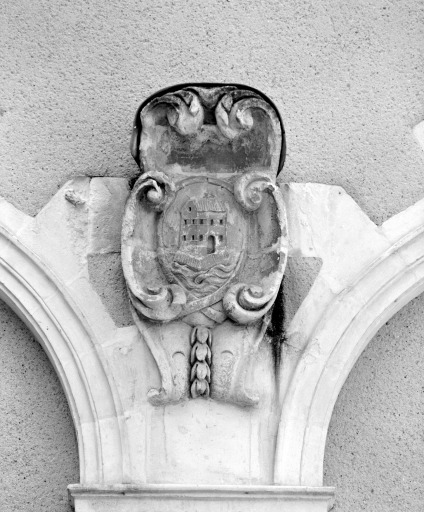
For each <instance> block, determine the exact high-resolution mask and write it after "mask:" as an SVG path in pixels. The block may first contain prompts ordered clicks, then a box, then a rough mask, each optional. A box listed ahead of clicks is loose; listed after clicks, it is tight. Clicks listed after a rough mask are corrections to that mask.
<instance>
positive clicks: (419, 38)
mask: <svg viewBox="0 0 424 512" xmlns="http://www.w3.org/2000/svg"><path fill="white" fill-rule="evenodd" d="M0 16H1V21H0V23H1V25H0V47H1V48H2V60H1V73H0V162H1V165H0V195H3V196H4V197H6V198H7V199H9V200H10V201H11V202H12V203H14V204H15V205H16V206H18V207H19V208H21V209H23V210H24V211H26V212H28V213H30V214H35V213H36V212H37V211H39V210H40V209H41V207H42V206H43V205H44V204H45V203H46V202H47V201H48V200H49V198H50V197H51V196H52V195H53V194H54V193H55V192H56V190H57V189H58V188H59V187H60V186H61V185H62V184H63V183H64V182H65V181H66V180H67V179H69V178H70V177H73V176H76V175H90V176H104V175H107V176H126V177H132V176H134V175H135V174H136V172H137V168H136V165H135V163H134V162H133V161H132V159H131V157H130V154H129V151H128V143H129V136H130V131H131V120H132V117H133V114H134V112H135V109H136V107H137V106H138V105H139V103H140V102H141V101H142V100H143V99H145V98H146V97H147V96H148V95H150V94H152V93H153V92H155V91H156V90H157V89H159V88H162V87H164V86H167V85H171V84H175V83H179V82H186V81H199V82H201V81H218V82H221V81H222V82H239V83H246V84H249V85H251V86H254V87H257V88H259V89H261V90H262V91H264V92H265V93H266V94H268V95H269V96H270V97H271V98H272V99H273V100H274V101H275V103H276V105H277V106H278V108H279V109H280V110H281V113H282V116H283V119H284V122H285V126H286V132H287V141H288V155H287V163H286V166H285V170H284V171H283V173H282V179H283V180H285V181H316V182H322V183H328V184H337V185H341V186H343V187H344V188H345V189H346V190H347V192H348V193H349V194H350V195H352V196H353V198H354V199H355V200H356V201H357V202H358V203H359V204H360V205H361V207H362V208H363V209H364V210H365V211H366V212H367V213H368V214H369V215H370V216H371V217H372V219H373V220H375V221H376V222H381V221H382V220H384V219H386V218H387V217H389V216H391V215H392V214H393V213H396V212H398V211H400V210H403V209H404V208H406V207H407V206H409V205H410V204H412V203H413V202H415V201H416V200H418V199H420V198H421V197H423V196H424V187H423V184H424V173H423V155H422V152H421V150H420V149H419V147H418V144H416V142H415V141H414V139H413V137H412V134H411V128H412V127H413V126H414V125H415V124H416V123H418V122H419V121H421V120H422V118H423V116H424V108H423V100H424V89H423V87H422V84H423V78H424V68H423V66H422V61H421V57H420V54H421V50H422V44H423V40H424V34H423V32H424V23H423V21H424V5H423V4H422V2H421V0H404V1H398V2H394V1H387V0H373V1H369V0H367V1H365V0H356V1H355V2H351V1H348V0H344V1H340V2H339V1H337V2H336V1H333V0H317V1H314V2H312V1H301V0H287V1H284V2H281V0H210V1H209V2H205V1H203V0H180V1H175V0H160V1H157V0H145V1H140V0H112V1H109V2H104V1H100V0H90V2H86V1H83V0H72V1H70V0H67V1H65V0H55V1H48V0H31V1H30V0H14V1H11V0H9V1H3V2H1V3H0ZM111 279H112V280H111V282H112V283H113V282H114V281H113V278H111ZM105 286H106V285H105ZM299 286H300V288H302V287H304V284H303V283H300V284H299ZM99 293H100V292H99ZM293 293H294V297H296V296H297V295H296V293H297V292H296V290H295V289H294V288H293ZM302 293H303V292H302V290H300V292H299V294H298V295H299V297H300V296H302ZM294 301H295V302H296V299H294ZM415 307H417V306H415ZM406 311H410V312H409V313H407V314H410V315H412V314H413V311H411V310H406ZM402 314H406V313H402ZM0 319H1V320H0V321H1V322H3V323H4V322H7V323H8V325H10V328H11V329H17V330H19V329H20V324H19V322H18V320H16V319H15V317H13V316H10V314H9V313H8V312H5V310H4V309H1V310H0ZM121 322H123V323H125V322H126V319H125V318H124V317H122V318H121ZM393 325H395V324H393ZM13 326H14V327H13ZM422 328H423V320H422V317H421V318H418V317H416V318H415V322H414V323H413V322H410V323H409V328H408V329H406V328H405V330H403V331H402V332H401V331H399V332H401V339H399V341H398V345H402V346H405V347H408V346H409V344H411V343H413V342H412V341H411V340H415V339H417V336H420V334H421V330H422ZM414 347H415V348H414V350H416V351H415V352H413V353H411V355H410V356H409V358H406V359H405V361H404V363H403V364H404V365H406V367H408V368H409V370H410V371H411V372H412V371H413V370H414V368H415V361H416V359H418V358H419V347H418V345H414ZM405 350H406V349H405ZM24 356H25V354H20V353H16V352H14V353H13V354H11V356H10V358H11V360H12V361H13V362H14V363H15V364H16V365H17V367H19V364H20V363H21V359H22V358H23V357H24ZM389 356H390V354H389V355H387V357H388V360H387V361H386V363H387V365H388V366H390V365H393V364H397V363H398V358H397V357H396V354H395V353H393V354H392V359H390V357H389ZM393 358H394V359H393ZM42 361H44V363H42ZM361 361H362V360H361ZM31 364H32V365H34V366H35V367H38V366H39V365H42V364H46V363H45V357H44V355H43V353H42V352H41V351H40V350H39V349H38V352H34V353H32V354H31ZM4 365H5V363H2V367H3V366H4ZM368 365H369V367H370V368H371V369H374V371H375V372H377V373H378V372H380V371H381V365H382V362H381V361H380V360H378V359H370V361H369V363H368ZM6 368H7V367H6ZM358 368H359V366H357V367H355V369H354V371H353V374H352V377H351V378H352V379H357V380H358V379H359V380H360V379H361V373H358V371H359V370H358ZM49 371H51V370H49ZM43 375H44V372H41V374H40V375H39V376H38V377H37V379H35V381H34V382H33V384H32V386H33V389H34V392H37V393H43V394H45V395H46V400H45V401H43V402H42V404H40V407H39V409H37V410H40V414H42V416H44V418H45V421H49V420H48V418H49V416H50V412H49V409H48V403H49V400H48V398H49V397H50V396H52V397H53V398H54V399H55V400H59V398H58V395H57V394H56V393H55V392H53V391H48V392H47V391H45V389H44V384H45V382H44V380H43V378H44V377H43ZM8 379H9V380H10V379H11V377H10V378H9V377H8ZM18 381H19V379H18ZM11 382H13V381H11ZM37 382H38V384H37ZM2 389H3V391H2V393H7V392H8V393H10V394H9V395H8V396H7V397H5V401H6V403H13V397H14V395H15V390H14V387H13V386H9V385H7V386H6V387H4V388H2ZM365 398H366V397H365ZM365 398H364V397H363V396H362V395H361V393H360V389H359V390H358V391H357V390H356V388H354V389H352V392H351V398H350V399H349V400H348V401H347V402H346V404H345V407H344V408H342V409H340V407H339V406H338V408H337V410H336V413H335V416H334V418H333V423H332V430H331V432H332V433H331V436H332V439H334V436H336V437H337V433H338V435H340V436H342V435H344V429H345V426H344V425H341V424H340V421H341V422H343V421H344V418H361V417H362V416H363V405H362V403H363V400H364V399H365ZM394 399H395V398H394V397H393V396H392V395H391V394H390V393H389V392H386V390H385V389H382V390H381V392H380V394H379V398H378V400H377V401H378V405H379V408H381V409H382V410H386V409H390V408H392V407H393V405H392V404H393V400H394ZM396 403H397V402H396ZM399 407H400V409H401V411H402V415H403V416H404V417H406V418H410V422H411V423H413V421H414V412H411V411H410V410H409V408H408V405H407V402H402V403H399ZM41 408H42V409H41ZM64 408H65V401H64V398H63V395H62V401H61V402H60V403H58V404H57V410H59V411H60V410H62V411H64ZM378 410H379V409H376V410H374V409H371V410H369V411H368V412H367V414H368V417H369V418H371V419H370V421H372V422H374V418H375V421H376V422H378V421H379V418H380V416H379V413H378ZM22 414H23V413H22ZM66 415H67V412H66V413H65V412H64V417H67V416H66ZM22 417H23V418H24V417H25V415H24V414H23V416H22ZM57 421H64V419H63V418H62V420H59V419H57ZM358 421H360V420H358ZM384 421H386V418H384ZM407 421H408V420H407ZM388 428H390V427H388ZM39 431H40V432H41V430H39ZM67 432H68V434H67V435H68V436H71V435H73V434H71V432H72V428H71V426H70V425H69V427H68V430H67ZM39 435H40V436H41V435H42V434H39ZM347 441H348V440H346V439H345V440H343V441H342V444H343V445H344V444H345V443H347ZM32 442H33V443H35V445H37V442H38V441H37V439H36V438H34V439H32ZM66 442H69V439H68V441H66V439H65V440H64V443H65V444H66ZM329 446H331V442H330V445H329ZM349 446H350V445H349ZM342 448H343V447H342ZM353 448H355V449H353ZM404 448H405V447H404V445H402V444H401V445H398V444H396V445H394V446H393V447H392V448H391V450H392V451H393V450H394V451H395V452H396V453H397V456H398V457H399V460H401V461H403V460H405V463H404V467H403V471H405V472H406V474H407V475H408V476H407V479H408V478H409V484H408V485H411V486H412V485H413V481H414V478H415V476H414V477H413V475H412V473H411V472H410V471H409V463H408V460H407V458H405V459H403V455H402V450H403V449H404ZM414 449H415V450H417V451H418V452H419V453H421V455H422V452H423V450H422V446H421V445H420V446H419V445H418V444H415V445H414ZM355 450H359V451H361V448H360V447H358V446H357V445H356V443H355V442H353V444H352V449H351V451H349V453H352V452H353V453H356V452H355ZM396 450H397V451H396ZM420 450H421V451H420ZM43 453H48V451H47V452H46V451H45V449H42V450H40V453H39V454H37V456H35V457H34V460H35V462H34V464H40V466H42V465H43V464H42V463H40V462H37V461H43V460H44V457H45V455H43ZM349 453H348V454H347V455H349ZM375 453H376V454H375V457H376V459H378V461H379V463H381V464H383V465H384V464H385V463H386V462H385V461H386V460H387V459H386V450H385V448H384V446H381V445H380V446H379V448H378V450H376V452H375ZM406 453H410V452H406ZM327 461H330V462H327V466H328V471H330V470H334V471H335V473H337V474H338V473H340V471H338V467H339V466H338V464H339V461H338V460H337V459H335V458H334V457H333V458H332V457H331V456H330V459H328V458H327ZM399 464H400V465H401V463H399ZM402 464H403V462H402ZM47 466H48V464H47ZM22 467H24V465H22ZM61 467H63V469H62V472H61V474H60V475H58V476H57V478H59V477H60V478H62V479H63V481H66V482H69V481H75V476H74V474H73V473H72V475H69V474H67V473H66V471H68V470H69V468H68V467H67V464H63V466H61ZM399 467H400V466H399ZM331 468H333V469H331ZM55 469H56V471H57V472H58V473H60V471H59V467H56V468H55ZM350 471H351V473H350V475H351V477H352V475H353V474H356V473H355V471H359V472H360V474H362V475H363V474H364V473H361V469H360V467H358V468H356V469H355V467H352V468H351V469H350ZM330 476H331V475H330V474H329V477H328V478H329V479H330V480H331V482H330V483H336V484H339V485H343V484H344V482H345V483H346V481H344V480H343V479H339V480H337V481H335V480H334V478H333V477H331V478H330ZM369 477H370V478H371V480H378V479H377V477H374V474H371V475H369ZM32 478H33V479H34V480H33V482H32V484H31V485H35V483H34V482H37V480H36V478H37V477H36V476H33V477H32ZM52 478H53V477H52ZM54 478H56V476H55V477H54ZM8 479H9V477H8ZM381 480H382V481H381V482H380V483H379V484H378V485H379V486H380V487H378V485H377V483H378V482H376V483H375V489H377V488H379V489H380V490H381V492H380V496H382V495H383V494H384V492H383V488H384V486H387V492H388V493H389V491H390V486H389V482H390V481H389V480H387V479H386V478H382V479H381ZM16 481H18V482H19V483H20V480H16ZM48 481H50V480H49V479H48ZM52 485H53V484H52ZM55 485H56V484H55ZM366 485H368V484H367V483H366V482H365V480H363V481H362V482H361V481H360V482H358V486H359V488H358V489H359V491H361V489H367V488H368V487H366ZM361 486H362V487H361ZM344 489H345V490H344V491H341V494H340V500H341V501H340V503H341V505H339V507H341V506H343V507H344V510H348V509H349V507H351V508H350V509H349V510H361V503H362V501H361V500H362V496H361V493H360V492H359V491H358V492H356V491H355V490H354V489H352V490H349V489H348V490H346V486H345V487H344ZM20 496H21V490H20V488H19V489H18V490H16V495H15V503H18V502H19V500H20V499H21V497H20ZM404 499H405V498H404V497H403V496H401V495H399V496H398V500H399V501H398V503H399V504H401V503H402V502H403V500H404ZM355 500H359V501H356V502H355ZM354 503H356V504H354ZM355 507H356V509H355ZM63 509H64V510H66V506H65V505H64V507H63ZM12 510H13V508H12ZM17 510H18V509H17ZM25 510H26V509H25ZM56 510H59V509H58V508H56ZM376 510H377V508H376ZM379 510H384V507H382V508H380V509H379Z"/></svg>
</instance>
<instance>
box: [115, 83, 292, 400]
mask: <svg viewBox="0 0 424 512" xmlns="http://www.w3.org/2000/svg"><path fill="white" fill-rule="evenodd" d="M131 150H132V155H133V157H134V158H135V160H136V161H137V163H138V164H139V166H140V169H141V175H140V177H139V178H138V180H137V182H136V183H135V185H134V187H133V189H132V192H131V194H130V197H129V200H128V203H127V206H126V212H125V216H124V223H123V231H122V262H123V269H124V275H125V278H126V281H127V286H128V292H129V297H130V301H131V305H132V309H133V315H134V319H135V321H136V323H137V326H138V328H139V330H140V332H141V334H142V336H143V338H144V339H145V341H146V343H147V344H148V346H149V348H150V350H151V352H152V354H153V356H154V358H155V360H156V363H157V365H158V368H159V371H160V375H161V380H162V383H161V387H160V389H153V390H151V392H150V400H151V401H152V402H153V403H155V404H164V403H169V402H176V401H180V400H182V399H185V398H188V397H192V398H197V397H206V398H208V397H210V398H212V399H217V400H223V401H228V402H233V403H236V404H239V405H245V406H246V405H252V404H255V403H256V402H257V401H258V400H259V398H260V396H261V390H260V389H254V386H252V385H251V383H252V382H253V380H254V379H253V378H252V376H253V373H254V372H255V371H257V369H255V366H256V363H257V360H258V359H261V358H263V357H265V359H266V358H270V359H272V355H270V354H271V351H270V350H268V349H267V350H265V351H263V350H262V352H261V351H260V346H261V344H263V343H265V342H264V341H263V338H264V334H265V331H266V328H267V325H268V321H269V316H270V310H271V308H272V306H273V304H274V301H275V298H276V296H277V294H278V291H279V288H280V284H281V280H282V276H283V273H284V269H285V264H286V256H287V232H286V220H285V210H284V204H283V200H282V198H281V196H280V193H279V190H278V188H277V187H276V183H275V180H276V176H277V174H278V172H279V170H280V169H281V167H282V164H283V161H284V154H285V144H284V131H283V126H282V123H281V120H280V117H279V115H278V112H277V111H276V109H275V107H274V106H273V105H272V103H271V102H270V101H269V100H268V99H267V98H266V97H265V96H264V95H262V94H261V93H259V92H258V91H255V90H253V89H250V88H246V87H242V86H234V85H214V86H199V85H190V86H182V87H179V88H173V89H169V90H165V91H162V92H161V93H159V94H158V95H156V96H154V97H152V98H150V99H149V100H147V101H146V102H144V103H143V104H142V105H141V106H140V108H139V109H138V111H137V114H136V117H135V124H134V131H133V136H132V141H131ZM261 354H262V355H261ZM264 354H265V355H264ZM270 364H271V368H272V362H271V363H270ZM268 366H269V365H268ZM265 380H266V379H265Z"/></svg>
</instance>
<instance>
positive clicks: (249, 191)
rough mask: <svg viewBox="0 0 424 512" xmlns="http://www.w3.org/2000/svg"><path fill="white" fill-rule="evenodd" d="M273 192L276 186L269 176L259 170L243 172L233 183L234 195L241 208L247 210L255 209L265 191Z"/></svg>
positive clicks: (258, 205)
mask: <svg viewBox="0 0 424 512" xmlns="http://www.w3.org/2000/svg"><path fill="white" fill-rule="evenodd" d="M267 190H268V191H270V192H273V191H274V190H276V186H275V185H274V183H272V181H271V179H270V178H269V176H267V175H266V174H264V173H260V172H250V173H247V174H243V175H242V176H240V178H239V179H238V180H237V181H236V183H235V184H234V196H235V198H236V199H237V201H238V202H239V203H240V204H241V205H242V206H243V208H244V209H245V210H247V211H249V212H253V211H255V210H257V209H258V208H259V207H260V205H261V203H262V199H263V193H264V192H265V191H267Z"/></svg>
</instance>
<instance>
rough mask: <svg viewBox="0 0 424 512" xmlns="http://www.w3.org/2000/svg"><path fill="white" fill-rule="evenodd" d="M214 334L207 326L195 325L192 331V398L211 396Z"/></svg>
mask: <svg viewBox="0 0 424 512" xmlns="http://www.w3.org/2000/svg"><path fill="white" fill-rule="evenodd" d="M211 347H212V334H211V331H210V329H208V328H207V327H194V328H193V330H192V331H191V353H190V364H191V372H190V382H191V387H190V393H191V397H192V398H197V397H199V396H202V397H205V398H207V397H209V395H210V384H211V364H212V352H211Z"/></svg>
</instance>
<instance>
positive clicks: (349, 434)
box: [325, 296, 424, 512]
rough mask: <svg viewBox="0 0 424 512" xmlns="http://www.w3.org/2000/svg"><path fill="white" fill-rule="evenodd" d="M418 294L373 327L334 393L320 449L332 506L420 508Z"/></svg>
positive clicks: (423, 503)
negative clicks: (332, 493) (333, 497)
mask: <svg viewBox="0 0 424 512" xmlns="http://www.w3.org/2000/svg"><path fill="white" fill-rule="evenodd" d="M423 299H424V297H423V296H421V297H419V298H417V299H415V300H414V301H412V302H411V303H409V304H408V305H407V306H405V307H404V308H403V309H402V310H401V311H399V313H398V314H397V315H395V316H394V317H393V318H392V319H391V320H390V321H389V322H387V324H386V325H384V326H383V327H382V328H381V329H380V331H379V332H378V334H377V335H376V336H375V337H374V339H373V340H372V341H371V343H370V344H369V345H368V347H367V349H366V350H365V351H364V352H363V354H362V355H361V357H360V358H359V359H358V361H357V363H356V365H355V367H354V368H353V370H352V372H351V374H350V376H349V377H348V380H347V381H346V383H345V385H344V386H343V389H342V391H341V393H340V395H339V398H338V401H337V404H336V407H335V410H334V414H333V417H332V420H331V424H330V429H329V435H328V438H327V447H326V456H325V473H326V475H325V482H326V483H327V484H328V485H336V486H337V494H336V496H337V499H336V506H335V508H334V512H359V511H362V510H366V511H367V512H382V511H384V512H398V511H399V510H405V511H408V512H422V510H424V464H423V454H424V437H423V423H424V399H423V397H424V378H423V368H424V357H423V356H424V348H423V334H422V326H423V318H424V300H423Z"/></svg>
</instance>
